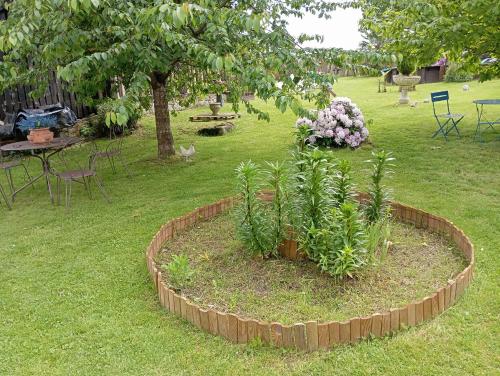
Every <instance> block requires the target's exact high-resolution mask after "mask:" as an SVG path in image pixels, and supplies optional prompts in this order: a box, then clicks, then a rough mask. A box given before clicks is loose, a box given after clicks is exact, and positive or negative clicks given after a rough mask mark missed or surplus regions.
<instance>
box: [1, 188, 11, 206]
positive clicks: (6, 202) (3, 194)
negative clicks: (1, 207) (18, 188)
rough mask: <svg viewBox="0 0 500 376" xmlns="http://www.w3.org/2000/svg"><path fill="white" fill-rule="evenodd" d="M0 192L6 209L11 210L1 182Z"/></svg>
mask: <svg viewBox="0 0 500 376" xmlns="http://www.w3.org/2000/svg"><path fill="white" fill-rule="evenodd" d="M0 194H1V195H2V197H3V199H4V201H5V205H7V209H9V210H11V209H12V207H11V206H10V202H9V198H8V197H7V195H6V194H5V191H4V190H3V187H2V184H0Z"/></svg>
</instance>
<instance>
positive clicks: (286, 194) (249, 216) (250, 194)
mask: <svg viewBox="0 0 500 376" xmlns="http://www.w3.org/2000/svg"><path fill="white" fill-rule="evenodd" d="M297 142H298V144H299V146H298V148H297V149H298V150H302V151H301V152H299V151H294V152H293V156H294V168H295V171H294V173H293V175H291V176H290V177H289V176H288V173H287V170H286V168H285V167H284V165H283V164H280V163H268V169H267V171H261V170H260V169H259V168H258V167H257V165H255V164H254V163H253V162H251V161H249V162H246V163H241V164H240V166H239V167H238V168H237V170H236V173H237V177H238V188H239V191H240V192H241V198H242V202H241V204H240V205H239V207H238V208H237V211H236V217H237V220H238V226H237V228H238V233H239V235H240V239H241V240H242V241H243V243H244V244H245V247H246V248H247V249H248V250H250V251H251V252H252V253H254V254H260V255H262V256H263V257H271V256H277V248H278V246H279V244H280V243H281V242H282V241H283V240H284V239H285V237H286V236H287V235H288V233H287V229H291V230H292V231H293V232H294V233H295V234H296V236H297V241H298V243H299V247H300V249H301V250H302V251H304V252H305V253H306V254H307V256H308V258H309V259H310V260H312V261H314V262H315V263H316V264H317V265H318V266H319V267H320V268H321V270H322V271H324V272H326V273H328V274H330V275H331V276H334V277H336V278H342V277H344V276H351V277H352V276H353V275H354V274H355V273H356V271H357V270H359V269H360V268H361V267H363V266H364V265H366V264H369V263H370V262H372V261H374V260H375V256H374V255H375V254H377V255H378V256H379V259H381V258H382V256H383V255H385V253H386V249H387V244H388V243H387V241H388V238H389V235H390V226H389V225H390V224H389V218H390V215H389V209H390V208H389V207H388V206H387V205H386V202H387V196H388V194H387V190H386V188H385V187H384V186H383V185H382V183H381V181H382V178H383V177H384V176H385V175H386V174H388V173H389V172H390V169H389V166H391V164H390V162H391V161H392V160H393V158H392V157H391V154H390V153H385V152H384V151H381V152H378V153H374V154H373V155H374V157H375V158H374V160H373V161H370V162H371V163H372V164H373V171H372V176H371V179H372V185H371V189H370V199H369V200H368V204H367V205H366V207H363V208H362V207H360V206H359V205H358V204H357V202H356V201H355V200H354V188H353V183H352V177H351V165H350V163H349V162H348V161H345V160H342V161H340V162H338V163H334V162H332V160H333V158H332V154H331V152H330V153H328V152H325V151H322V150H319V149H317V148H312V147H310V146H307V147H306V146H305V145H304V147H303V149H301V148H300V142H301V138H298V140H297ZM292 177H293V178H292ZM263 188H271V189H272V192H273V193H274V196H273V198H272V200H271V201H270V202H267V203H266V202H264V201H263V200H262V199H261V196H260V192H261V191H262V189H263ZM384 247H385V249H384Z"/></svg>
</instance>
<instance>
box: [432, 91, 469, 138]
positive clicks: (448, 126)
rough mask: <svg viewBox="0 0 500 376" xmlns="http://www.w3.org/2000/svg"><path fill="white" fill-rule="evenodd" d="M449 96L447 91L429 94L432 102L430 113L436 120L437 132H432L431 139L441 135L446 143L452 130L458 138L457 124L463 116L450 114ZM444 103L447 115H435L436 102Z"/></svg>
mask: <svg viewBox="0 0 500 376" xmlns="http://www.w3.org/2000/svg"><path fill="white" fill-rule="evenodd" d="M449 99H450V96H449V94H448V91H438V92H435V93H431V100H432V111H433V112H434V117H435V118H436V121H437V124H438V130H437V131H436V132H434V134H433V135H432V138H434V137H436V136H437V135H439V134H442V135H443V136H444V138H445V140H446V141H448V133H450V132H451V131H452V130H455V131H456V132H457V135H458V137H460V132H459V131H458V127H457V125H458V123H459V122H460V121H461V120H462V119H463V118H464V116H465V115H463V114H452V113H451V112H450V102H449ZM441 101H446V108H447V110H448V112H447V113H444V114H438V113H436V104H435V103H436V102H441Z"/></svg>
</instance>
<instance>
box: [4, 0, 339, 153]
mask: <svg viewBox="0 0 500 376" xmlns="http://www.w3.org/2000/svg"><path fill="white" fill-rule="evenodd" d="M336 6H338V4H336V3H335V2H332V1H326V0H325V1H323V0H191V1H189V2H181V1H172V0H163V1H160V0H134V1H130V2H127V1H123V0H44V1H41V0H16V1H14V2H12V3H6V4H5V7H7V8H8V10H9V17H8V19H7V20H6V21H4V22H0V50H3V51H5V53H6V56H5V58H4V63H3V64H2V66H1V67H0V89H4V88H6V87H9V86H11V85H16V84H19V83H37V84H40V83H43V82H45V81H46V80H45V78H46V77H47V73H48V72H49V71H51V70H56V72H57V74H58V76H59V77H60V78H62V79H63V80H65V81H66V82H68V83H69V85H70V89H71V90H72V91H74V92H75V93H77V94H78V95H79V97H80V98H83V99H84V100H85V102H87V103H89V104H93V103H95V101H96V100H95V99H94V96H95V93H96V92H97V91H98V90H102V89H103V88H105V87H106V85H107V84H108V83H109V79H110V78H117V77H118V78H119V81H120V82H121V83H122V84H123V85H124V86H125V88H126V95H125V97H123V98H120V99H116V100H115V101H114V102H113V110H112V111H109V112H108V113H107V115H106V121H107V123H108V124H109V123H118V124H120V125H121V124H124V123H126V122H127V120H128V118H129V116H130V115H131V114H132V113H133V112H134V111H136V110H137V109H138V108H141V107H142V108H146V107H147V106H148V99H149V98H150V94H151V92H152V99H153V104H154V109H155V120H156V133H157V139H158V156H159V158H166V157H168V156H170V155H173V154H174V153H175V149H174V140H173V136H172V130H171V126H170V113H171V112H170V111H169V107H168V104H169V103H172V102H173V101H176V102H180V103H181V104H183V105H189V104H191V103H193V102H194V101H195V100H196V99H197V98H199V97H200V96H201V95H206V94H208V93H211V92H212V93H213V92H216V93H220V92H223V91H224V92H229V93H230V94H229V95H230V99H231V101H232V103H233V107H234V109H235V110H238V106H239V102H240V98H241V95H242V93H243V92H245V91H250V92H255V93H256V95H257V96H258V97H260V98H262V99H264V100H270V101H274V103H275V104H276V106H277V107H278V108H279V109H280V110H281V111H285V110H286V109H287V108H291V109H292V110H293V111H294V112H295V113H296V114H298V115H301V116H302V115H304V114H305V113H306V112H305V110H304V109H303V108H302V106H301V102H300V99H306V100H310V101H314V102H315V103H316V104H317V105H318V106H320V107H323V106H324V105H326V103H327V101H328V97H329V93H328V89H329V87H330V85H329V83H331V82H333V76H331V75H327V74H319V73H318V70H317V66H318V64H319V62H318V61H317V55H316V54H314V53H312V52H311V51H310V50H307V49H302V48H300V47H299V43H298V40H297V39H294V38H293V37H292V36H291V35H290V34H289V33H288V31H287V30H286V26H287V22H286V17H289V16H292V15H293V16H298V17H300V16H301V15H302V14H303V13H304V12H312V13H315V14H318V15H319V16H326V15H327V14H328V12H330V11H331V10H333V9H334V8H335V7H336ZM278 82H281V83H282V84H279V85H278ZM309 89H317V90H309ZM43 90H44V88H43V85H39V91H43ZM244 104H245V106H246V108H247V111H249V112H250V113H255V114H257V115H258V117H259V118H260V119H269V116H268V114H267V113H264V112H262V111H260V110H259V109H258V108H255V107H254V106H253V105H252V104H251V103H249V102H244Z"/></svg>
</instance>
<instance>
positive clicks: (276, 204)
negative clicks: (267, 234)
mask: <svg viewBox="0 0 500 376" xmlns="http://www.w3.org/2000/svg"><path fill="white" fill-rule="evenodd" d="M268 167H269V170H268V171H266V175H267V183H268V185H269V186H270V187H271V188H272V190H273V192H274V197H273V201H272V209H271V213H270V214H269V218H270V219H271V223H270V226H269V227H270V229H271V232H272V236H271V241H272V244H271V249H272V250H276V249H277V248H278V245H279V244H280V243H281V242H282V241H283V240H284V239H285V237H286V232H285V231H286V225H287V219H288V218H287V214H288V211H289V207H288V202H289V200H288V191H287V183H288V174H287V171H286V169H285V166H284V164H283V163H279V162H276V163H268Z"/></svg>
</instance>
